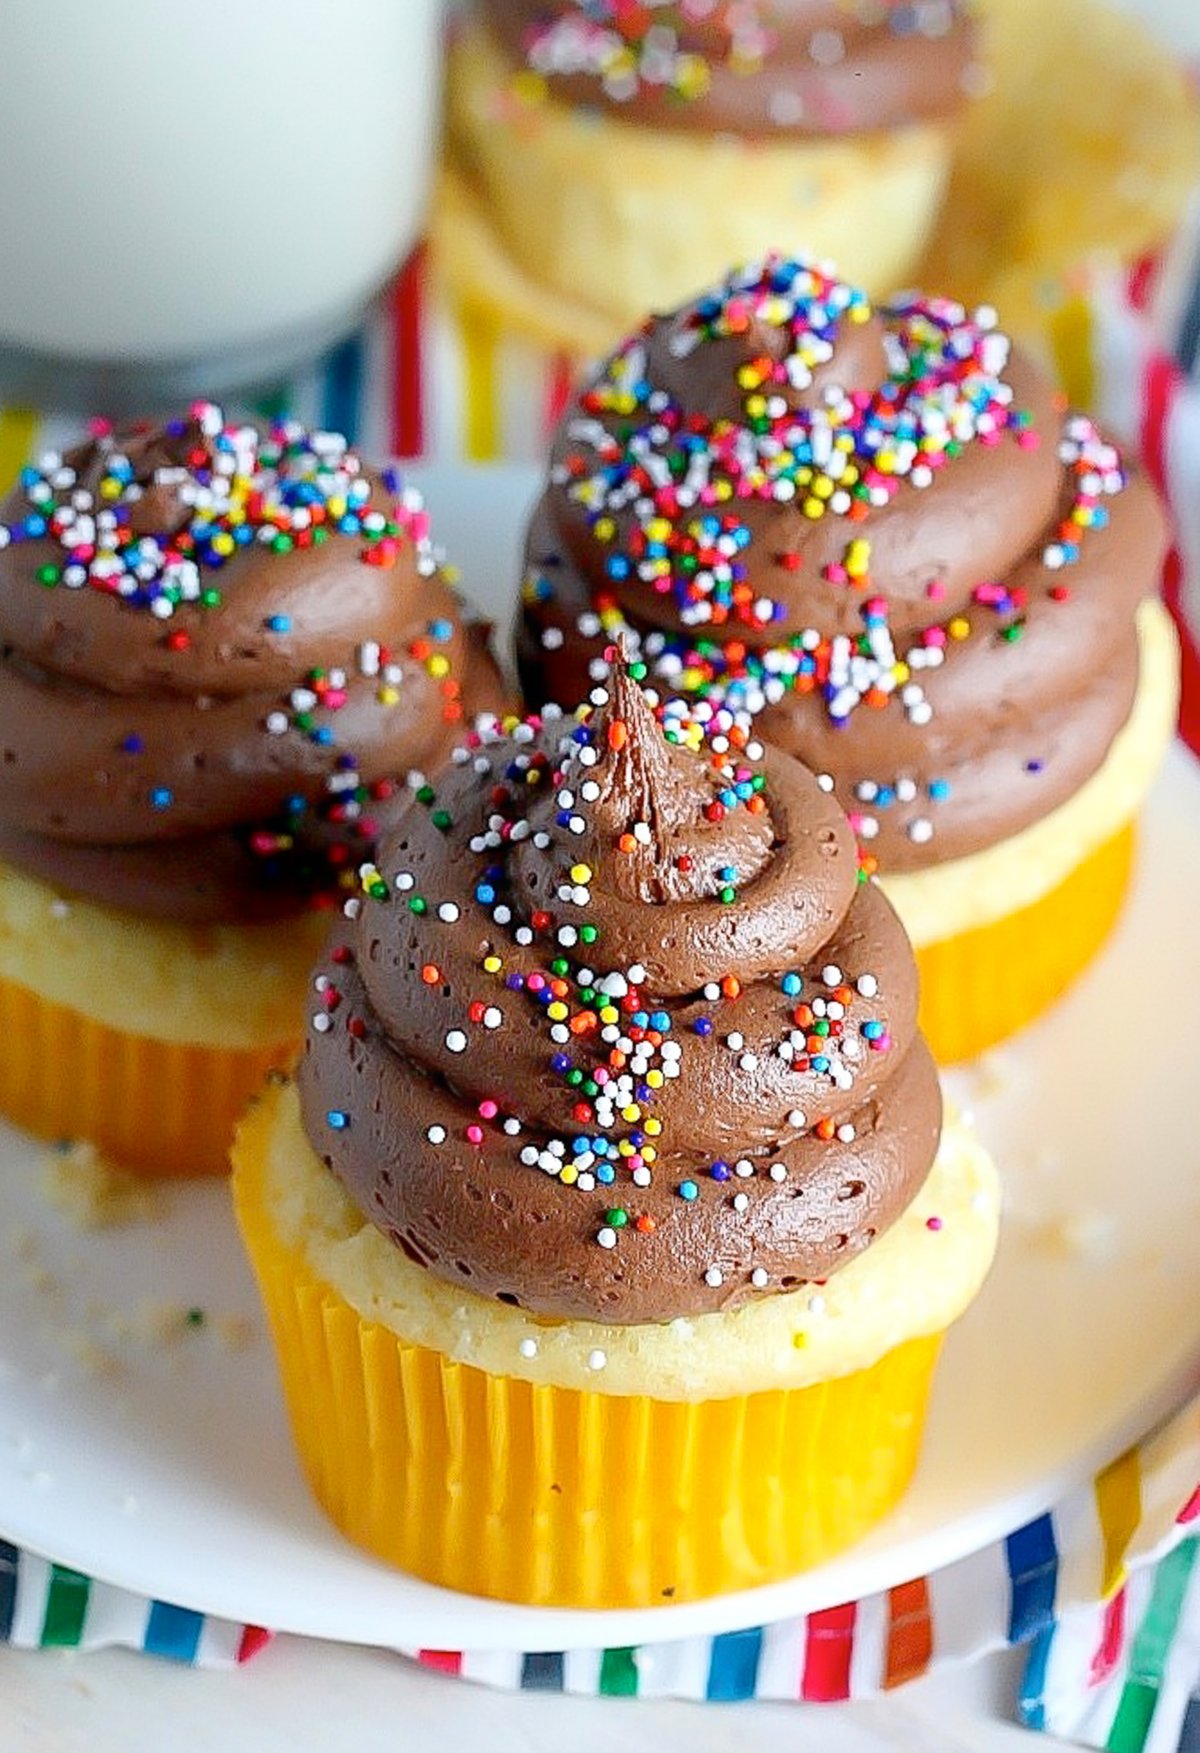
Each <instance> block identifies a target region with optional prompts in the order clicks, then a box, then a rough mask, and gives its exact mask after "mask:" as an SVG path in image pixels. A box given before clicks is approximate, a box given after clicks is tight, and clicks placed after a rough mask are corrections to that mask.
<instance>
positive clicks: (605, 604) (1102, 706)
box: [520, 257, 1163, 870]
mask: <svg viewBox="0 0 1200 1753" xmlns="http://www.w3.org/2000/svg"><path fill="white" fill-rule="evenodd" d="M1162 544H1163V523H1162V517H1161V513H1160V511H1159V508H1158V505H1157V502H1156V500H1155V498H1154V495H1153V493H1152V492H1151V490H1150V489H1149V487H1148V486H1147V485H1146V483H1145V482H1144V481H1143V480H1141V479H1140V478H1138V477H1136V476H1134V477H1130V476H1129V475H1128V474H1127V473H1126V470H1125V469H1124V467H1123V465H1122V462H1121V459H1120V457H1119V455H1118V453H1117V452H1116V450H1115V449H1114V448H1113V446H1112V445H1111V444H1109V443H1108V441H1107V440H1106V439H1105V437H1104V435H1103V434H1102V433H1101V432H1099V431H1098V429H1097V428H1096V427H1095V426H1094V424H1093V423H1092V422H1091V421H1090V420H1087V419H1086V418H1084V417H1083V416H1079V415H1065V414H1064V411H1063V409H1062V406H1061V404H1060V402H1059V400H1058V398H1057V397H1056V396H1055V394H1054V392H1053V391H1052V389H1051V387H1050V385H1049V384H1048V383H1047V381H1046V380H1045V378H1044V377H1043V376H1042V374H1041V373H1040V372H1039V371H1038V370H1037V369H1036V368H1035V367H1034V366H1033V365H1032V364H1031V363H1030V362H1029V361H1028V360H1026V359H1024V358H1022V357H1021V356H1020V355H1019V354H1016V353H1013V352H1012V351H1011V350H1010V347H1009V343H1008V341H1007V338H1006V337H1005V336H1004V335H1003V334H1001V333H1000V332H999V331H998V329H997V328H996V319H995V315H994V313H993V312H990V311H981V312H977V313H976V314H975V315H974V316H971V315H969V314H968V313H967V312H966V311H965V310H963V309H962V307H961V306H959V305H956V304H954V303H953V302H951V301H949V300H946V299H928V298H919V297H916V296H909V297H905V298H901V299H898V300H896V301H895V302H894V303H893V304H891V305H890V306H888V307H886V308H884V309H883V310H880V311H873V310H872V309H871V307H870V305H869V304H868V301H867V299H866V297H865V295H864V294H862V293H861V292H858V291H857V290H855V289H854V288H852V287H848V286H846V285H844V284H842V283H841V282H839V281H837V280H836V279H835V278H834V277H833V276H832V274H830V273H829V272H827V271H824V270H822V269H819V268H817V267H815V266H814V265H812V264H808V263H804V262H795V261H787V260H784V259H782V258H779V257H771V258H768V259H767V260H766V261H765V262H763V263H760V264H756V265H754V266H752V267H751V268H748V269H746V270H745V271H742V272H739V273H737V274H734V275H732V276H731V277H730V278H729V280H728V281H727V282H726V283H725V284H724V285H722V286H721V287H718V288H715V289H714V290H713V291H712V292H711V293H710V294H707V295H705V296H704V297H702V298H700V299H698V300H696V301H695V302H694V303H692V304H690V305H688V306H686V307H684V308H683V309H681V310H679V311H677V312H674V313H672V314H670V315H668V316H663V317H656V318H653V319H652V320H651V321H650V322H649V323H648V324H647V325H646V327H645V329H644V330H643V331H642V332H641V333H640V334H638V335H635V336H633V337H632V338H631V339H630V340H629V341H627V342H626V343H625V344H624V345H623V346H622V347H621V348H619V349H618V350H617V352H616V353H615V354H613V356H612V357H611V358H610V359H609V360H607V361H606V362H605V363H604V364H603V365H602V366H601V368H600V370H599V371H598V373H597V374H596V376H595V377H594V378H593V380H592V381H591V382H590V383H589V384H587V385H586V386H585V387H584V389H583V390H582V391H581V392H580V395H579V397H578V399H577V401H576V402H575V404H574V406H573V407H572V408H571V410H570V411H569V412H568V414H567V416H566V418H565V419H564V421H563V423H562V425H561V427H560V429H559V432H558V435H557V437H556V440H555V444H554V449H553V455H552V462H551V471H550V480H549V484H548V486H547V489H546V491H545V494H544V495H543V498H542V500H541V502H540V503H539V505H538V507H537V509H536V511H535V513H534V517H533V520H532V523H531V526H530V531H529V538H528V544H527V573H526V580H525V609H524V615H523V621H522V627H521V633H520V657H521V663H522V669H523V673H524V676H525V680H526V685H527V690H528V692H529V693H530V695H531V697H533V698H534V699H540V698H542V697H543V696H548V697H554V698H564V699H570V698H574V697H578V695H580V694H581V693H583V692H584V691H585V690H586V688H587V687H588V686H591V685H593V684H594V683H595V682H596V681H597V680H598V679H603V677H604V675H605V674H606V670H607V666H606V662H605V660H604V657H603V651H604V648H605V646H606V645H607V644H608V643H610V642H611V641H612V640H613V639H614V638H615V637H617V636H618V635H621V634H624V635H625V636H626V637H627V638H629V639H630V640H632V648H633V649H634V650H636V651H637V653H638V655H639V656H641V657H642V658H644V659H645V660H646V661H647V663H648V664H649V666H650V670H651V673H652V676H653V679H654V680H655V682H656V683H657V684H658V685H660V686H662V687H663V688H665V689H666V690H667V691H669V692H672V693H684V694H688V695H699V696H702V697H703V698H704V699H705V700H706V701H707V702H708V703H709V705H710V706H711V707H712V708H713V709H714V710H716V711H717V712H718V713H721V714H726V715H728V718H729V722H730V723H739V724H743V725H744V724H746V723H747V722H749V721H750V720H757V722H758V725H759V728H760V729H761V731H762V734H763V735H764V736H766V737H768V738H770V739H771V740H772V741H773V742H775V743H777V744H778V745H779V746H781V747H783V748H785V749H787V750H789V751H790V752H792V753H794V754H797V755H799V756H800V757H801V759H803V760H804V761H805V762H806V763H808V764H809V765H810V766H812V767H813V768H814V769H816V770H817V771H818V772H822V773H827V774H830V775H831V776H832V777H833V779H834V781H835V784H836V790H837V795H838V797H839V799H840V801H841V802H842V804H843V805H844V807H845V808H846V810H847V811H848V812H849V814H850V816H851V820H852V823H853V825H854V826H855V828H856V830H857V831H858V833H859V835H860V838H861V839H862V840H863V841H864V842H866V843H868V845H869V850H870V853H871V855H872V856H873V857H877V858H878V860H879V863H880V866H881V867H882V868H884V869H885V870H887V869H890V870H904V869H912V868H919V867H922V866H924V865H927V864H930V863H933V862H937V861H939V860H942V859H949V858H956V857H959V856H961V855H962V854H965V853H968V852H972V851H975V850H978V849H979V848H981V847H984V846H988V845H991V844H993V843H994V842H996V841H998V840H1001V839H1004V838H1006V837H1007V836H1008V835H1010V834H1012V833H1015V832H1016V831H1018V830H1019V829H1020V828H1022V827H1025V826H1026V825H1028V824H1029V823H1030V822H1032V821H1035V820H1037V819H1038V818H1039V817H1040V816H1042V815H1045V814H1048V813H1049V811H1050V810H1052V809H1053V808H1055V807H1056V806H1057V805H1058V804H1059V803H1061V802H1063V801H1064V800H1065V799H1066V798H1067V797H1069V796H1071V795H1072V794H1073V792H1075V791H1076V790H1078V788H1079V787H1080V786H1081V785H1082V784H1083V783H1084V781H1085V780H1086V779H1087V778H1089V777H1090V775H1091V774H1092V773H1093V772H1095V770H1096V769H1097V768H1098V767H1099V766H1100V764H1101V762H1102V761H1103V759H1104V756H1105V754H1106V752H1107V749H1108V747H1109V744H1110V743H1111V741H1112V738H1113V736H1114V735H1115V734H1116V732H1117V730H1118V729H1119V728H1120V726H1121V725H1122V724H1123V723H1124V721H1125V719H1126V718H1127V717H1128V714H1129V711H1130V707H1131V704H1132V700H1133V694H1134V690H1135V687H1136V682H1137V647H1136V640H1135V637H1134V630H1133V616H1134V611H1135V609H1136V606H1137V603H1138V601H1139V600H1140V598H1141V597H1142V596H1143V595H1145V594H1146V592H1147V591H1149V590H1150V589H1151V588H1152V587H1153V584H1154V581H1155V578H1156V575H1157V567H1158V562H1159V559H1160V556H1161V552H1162Z"/></svg>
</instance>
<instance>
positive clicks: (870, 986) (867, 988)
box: [855, 974, 879, 998]
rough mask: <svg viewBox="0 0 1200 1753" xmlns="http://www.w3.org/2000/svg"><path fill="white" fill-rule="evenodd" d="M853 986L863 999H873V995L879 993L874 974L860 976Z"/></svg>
mask: <svg viewBox="0 0 1200 1753" xmlns="http://www.w3.org/2000/svg"><path fill="white" fill-rule="evenodd" d="M855 985H856V986H857V987H858V990H859V991H860V992H861V993H862V996H863V997H864V998H874V996H875V994H876V993H877V992H878V991H879V982H878V980H877V979H876V978H875V976H874V974H860V975H859V977H858V979H857V980H856V981H855Z"/></svg>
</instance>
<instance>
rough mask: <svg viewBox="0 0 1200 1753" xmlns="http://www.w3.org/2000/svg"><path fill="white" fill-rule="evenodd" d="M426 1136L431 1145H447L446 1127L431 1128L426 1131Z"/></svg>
mask: <svg viewBox="0 0 1200 1753" xmlns="http://www.w3.org/2000/svg"><path fill="white" fill-rule="evenodd" d="M425 1136H426V1138H427V1139H428V1140H429V1142H430V1144H445V1142H446V1128H445V1127H444V1126H430V1127H429V1128H428V1130H427V1131H426V1133H425Z"/></svg>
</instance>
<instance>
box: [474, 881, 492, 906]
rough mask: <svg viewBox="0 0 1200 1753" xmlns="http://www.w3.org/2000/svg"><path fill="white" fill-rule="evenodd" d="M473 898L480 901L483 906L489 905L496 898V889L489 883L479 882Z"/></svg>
mask: <svg viewBox="0 0 1200 1753" xmlns="http://www.w3.org/2000/svg"><path fill="white" fill-rule="evenodd" d="M475 899H476V900H477V901H481V902H482V903H483V905H484V906H485V907H488V906H490V905H491V903H492V902H493V901H494V900H495V899H496V891H495V889H494V888H493V887H492V885H491V883H480V884H479V886H478V888H477V889H476V890H475Z"/></svg>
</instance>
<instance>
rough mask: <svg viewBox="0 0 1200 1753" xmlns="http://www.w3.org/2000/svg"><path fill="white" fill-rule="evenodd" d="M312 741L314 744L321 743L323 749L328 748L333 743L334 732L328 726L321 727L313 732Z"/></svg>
mask: <svg viewBox="0 0 1200 1753" xmlns="http://www.w3.org/2000/svg"><path fill="white" fill-rule="evenodd" d="M311 740H312V741H313V742H314V743H319V744H320V745H321V747H322V748H328V746H329V744H330V743H331V742H332V741H333V732H332V731H331V730H330V728H329V726H328V725H327V724H322V725H319V726H318V727H317V729H316V730H314V731H313V733H312V739H311Z"/></svg>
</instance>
